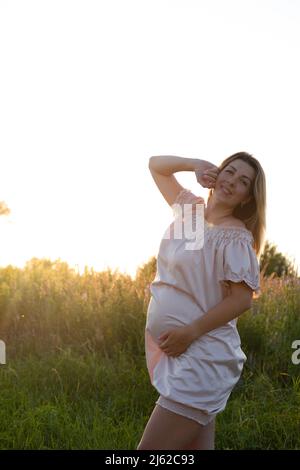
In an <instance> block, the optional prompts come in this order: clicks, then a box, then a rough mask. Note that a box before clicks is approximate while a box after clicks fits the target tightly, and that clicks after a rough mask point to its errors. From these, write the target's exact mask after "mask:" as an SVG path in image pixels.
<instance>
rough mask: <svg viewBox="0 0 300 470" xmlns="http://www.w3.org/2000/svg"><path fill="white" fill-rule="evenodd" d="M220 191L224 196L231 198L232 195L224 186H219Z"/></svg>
mask: <svg viewBox="0 0 300 470" xmlns="http://www.w3.org/2000/svg"><path fill="white" fill-rule="evenodd" d="M221 189H222V191H223V193H224V194H226V196H231V195H232V193H231V192H230V191H229V190H228V189H226V188H224V186H221Z"/></svg>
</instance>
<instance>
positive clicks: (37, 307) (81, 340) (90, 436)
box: [0, 258, 300, 449]
mask: <svg viewBox="0 0 300 470" xmlns="http://www.w3.org/2000/svg"><path fill="white" fill-rule="evenodd" d="M155 267H156V260H155V258H152V259H151V260H150V261H149V263H146V264H145V265H144V266H143V267H141V268H140V269H139V270H138V272H137V275H136V277H135V279H132V278H131V277H130V276H128V275H125V274H120V273H119V272H118V271H115V272H112V271H111V270H109V269H108V270H107V271H103V272H100V273H99V272H95V271H94V270H92V269H91V270H89V269H87V268H86V269H85V271H84V273H83V274H81V275H80V274H79V273H77V272H75V271H74V270H73V269H71V268H70V267H69V266H68V265H67V264H66V263H63V262H61V261H60V260H57V261H55V262H53V261H49V260H45V259H43V260H39V259H32V260H31V261H30V262H28V263H27V265H26V266H25V268H24V269H19V268H16V267H12V266H8V267H6V268H1V269H0V339H2V340H4V341H5V343H6V347H7V364H6V365H4V366H1V367H0V389H1V392H0V424H1V428H0V448H1V449H97V448H98V449H135V448H136V446H137V444H138V442H139V439H140V437H141V434H142V432H143V429H144V426H145V424H146V422H147V420H148V418H149V416H150V414H151V411H152V409H153V406H154V403H155V400H156V398H157V396H158V394H157V392H156V391H155V389H153V387H152V386H151V384H150V380H149V377H148V372H147V369H146V363H145V355H144V328H145V321H146V311H147V305H148V302H149V299H150V293H149V283H150V282H151V281H152V279H153V277H154V275H155ZM261 286H262V294H261V296H260V297H259V298H257V299H256V300H255V301H254V304H253V308H252V309H251V310H249V311H248V312H246V313H245V314H243V315H242V316H241V317H240V318H239V320H238V328H239V332H240V336H241V340H242V347H243V350H244V352H245V353H246V355H247V358H248V360H247V362H246V364H245V368H244V371H243V375H242V378H241V380H240V381H239V383H238V385H237V386H236V388H235V389H234V391H233V393H232V395H231V397H230V399H229V402H228V405H227V407H226V409H225V411H224V412H223V413H221V414H220V415H219V416H218V419H217V440H216V445H217V448H223V449H243V448H267V449H280V448H291V449H299V448H300V436H299V433H298V429H299V424H300V413H299V409H300V408H299V405H300V379H299V377H300V375H299V372H300V365H295V364H293V363H292V360H291V356H292V353H293V349H292V347H291V345H292V343H293V341H294V340H296V339H300V315H299V313H300V285H299V279H296V278H282V279H276V278H266V279H265V278H262V279H261Z"/></svg>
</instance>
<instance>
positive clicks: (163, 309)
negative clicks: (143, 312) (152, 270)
mask: <svg viewBox="0 0 300 470" xmlns="http://www.w3.org/2000/svg"><path fill="white" fill-rule="evenodd" d="M203 313H204V312H202V310H201V309H200V307H199V305H198V304H196V302H195V301H194V300H193V298H192V297H191V296H189V295H188V294H185V293H184V292H182V291H179V290H177V289H175V288H174V287H170V286H162V285H160V286H157V287H155V286H152V296H151V299H150V302H149V305H148V310H147V321H146V329H147V330H148V331H149V332H150V334H151V336H152V337H153V339H154V340H156V341H157V340H158V337H159V336H160V335H161V334H162V333H164V332H165V331H166V330H169V329H171V328H178V327H180V326H184V325H188V324H190V323H192V322H193V321H194V320H196V319H198V318H200V317H201V316H202V315H203Z"/></svg>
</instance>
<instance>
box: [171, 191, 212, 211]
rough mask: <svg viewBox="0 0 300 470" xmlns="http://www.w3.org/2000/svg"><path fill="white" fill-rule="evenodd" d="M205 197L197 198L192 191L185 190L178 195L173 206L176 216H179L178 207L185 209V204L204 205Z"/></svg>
mask: <svg viewBox="0 0 300 470" xmlns="http://www.w3.org/2000/svg"><path fill="white" fill-rule="evenodd" d="M204 203H205V202H204V199H203V197H200V196H196V195H195V194H194V193H192V191H191V190H190V189H186V188H183V189H182V190H181V191H180V192H179V193H178V194H177V197H176V199H175V201H174V203H173V204H172V209H173V212H174V214H175V215H176V214H177V207H178V205H179V206H180V207H181V208H183V206H184V204H204Z"/></svg>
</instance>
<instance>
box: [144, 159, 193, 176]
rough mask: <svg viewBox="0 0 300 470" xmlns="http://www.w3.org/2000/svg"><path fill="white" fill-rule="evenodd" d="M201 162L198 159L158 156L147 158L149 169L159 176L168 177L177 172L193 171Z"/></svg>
mask: <svg viewBox="0 0 300 470" xmlns="http://www.w3.org/2000/svg"><path fill="white" fill-rule="evenodd" d="M199 162H201V160H200V159H199V158H184V157H174V156H172V155H158V156H155V157H150V158H149V168H152V169H153V170H154V171H156V172H157V173H160V174H161V175H165V176H170V175H172V174H173V173H176V172H177V171H195V168H196V167H197V165H198V166H199Z"/></svg>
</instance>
